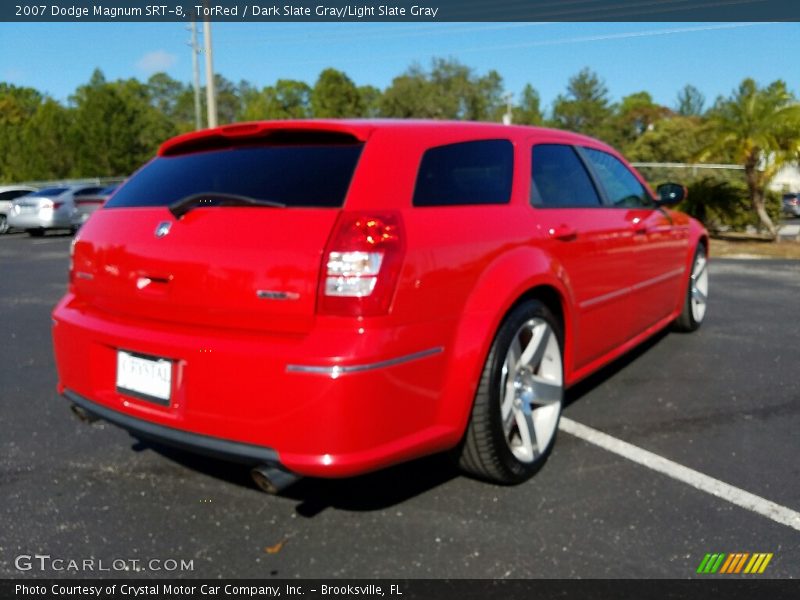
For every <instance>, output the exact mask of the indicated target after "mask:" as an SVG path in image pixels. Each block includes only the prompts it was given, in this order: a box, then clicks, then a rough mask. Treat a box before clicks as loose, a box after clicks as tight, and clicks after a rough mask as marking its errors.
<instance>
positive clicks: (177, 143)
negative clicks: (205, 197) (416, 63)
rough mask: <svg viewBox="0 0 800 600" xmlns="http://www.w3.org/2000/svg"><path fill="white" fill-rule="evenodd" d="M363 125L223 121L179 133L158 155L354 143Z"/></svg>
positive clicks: (362, 135)
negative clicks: (244, 147)
mask: <svg viewBox="0 0 800 600" xmlns="http://www.w3.org/2000/svg"><path fill="white" fill-rule="evenodd" d="M372 129H373V128H372V127H368V126H366V125H361V126H356V127H354V126H352V125H351V124H349V123H338V122H335V121H262V122H252V123H236V124H233V125H223V126H222V127H217V128H215V129H203V130H200V131H193V132H191V133H185V134H183V135H179V136H177V137H174V138H172V139H170V140H167V141H166V142H164V143H163V144H161V147H160V148H159V149H158V156H175V155H177V154H187V153H189V152H198V151H202V150H213V149H218V148H230V147H232V146H240V145H250V144H277V145H297V144H354V143H358V142H365V141H366V140H367V138H368V137H369V134H370V133H371V131H372Z"/></svg>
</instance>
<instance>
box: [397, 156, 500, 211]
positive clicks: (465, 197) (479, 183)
mask: <svg viewBox="0 0 800 600" xmlns="http://www.w3.org/2000/svg"><path fill="white" fill-rule="evenodd" d="M513 174H514V147H513V146H512V144H511V142H509V141H508V140H480V141H475V142H462V143H458V144H448V145H447V146H438V147H436V148H431V149H429V150H427V151H426V152H425V154H423V156H422V161H421V163H420V166H419V172H418V173H417V182H416V186H415V188H414V200H413V204H414V206H455V205H460V204H507V203H508V201H509V200H510V199H511V181H512V178H513Z"/></svg>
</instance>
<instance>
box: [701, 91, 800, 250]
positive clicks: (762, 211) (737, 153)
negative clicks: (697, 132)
mask: <svg viewBox="0 0 800 600" xmlns="http://www.w3.org/2000/svg"><path fill="white" fill-rule="evenodd" d="M709 125H710V137H711V139H710V141H709V143H708V144H707V145H706V147H705V148H704V150H703V152H702V154H701V156H702V157H704V158H706V157H709V156H720V155H722V156H730V157H732V158H733V159H734V160H736V161H737V162H738V163H739V164H741V165H742V166H744V173H745V177H746V179H747V189H748V191H749V194H750V203H751V205H752V207H753V210H754V211H755V213H756V214H757V215H758V219H759V221H760V222H761V224H762V225H763V226H764V228H766V229H767V230H768V231H769V233H770V234H771V235H772V236H773V237H775V236H777V228H776V226H775V224H774V223H773V222H772V219H770V217H769V214H767V210H766V204H765V189H766V187H767V185H768V184H769V182H770V180H771V179H772V178H773V177H774V176H775V174H776V173H777V172H778V170H780V168H781V167H783V166H784V165H786V164H787V163H791V162H794V161H796V160H797V159H798V156H800V104H798V103H797V101H796V100H795V98H794V96H793V95H792V94H791V93H790V92H789V91H788V90H787V89H786V84H785V83H784V82H783V81H780V80H778V81H775V82H773V83H772V84H770V85H769V86H768V87H766V88H759V87H758V85H757V84H756V82H755V81H753V80H752V79H749V78H748V79H745V80H744V81H742V83H741V84H740V85H739V88H738V89H736V90H734V92H733V94H732V95H731V97H730V98H728V99H725V100H719V101H718V102H717V105H716V106H715V107H714V108H713V109H712V110H711V111H710V112H709Z"/></svg>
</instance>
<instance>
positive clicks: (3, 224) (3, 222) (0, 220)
mask: <svg viewBox="0 0 800 600" xmlns="http://www.w3.org/2000/svg"><path fill="white" fill-rule="evenodd" d="M9 229H11V228H10V227H9V226H8V219H7V218H6V216H5V215H0V235H2V234H4V233H8V230H9Z"/></svg>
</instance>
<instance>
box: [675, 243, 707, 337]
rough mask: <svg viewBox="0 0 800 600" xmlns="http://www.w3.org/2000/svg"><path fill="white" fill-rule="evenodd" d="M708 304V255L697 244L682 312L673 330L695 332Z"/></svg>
mask: <svg viewBox="0 0 800 600" xmlns="http://www.w3.org/2000/svg"><path fill="white" fill-rule="evenodd" d="M707 302H708V255H707V253H706V247H705V246H704V245H703V244H698V245H697V249H696V250H695V251H694V260H693V261H692V271H691V274H690V275H689V285H688V286H687V290H686V298H685V299H684V301H683V310H682V311H681V314H680V316H679V317H678V318H677V320H676V321H675V328H676V329H677V330H679V331H695V330H696V329H697V328H699V327H700V325H702V324H703V319H705V317H706V304H707Z"/></svg>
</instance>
